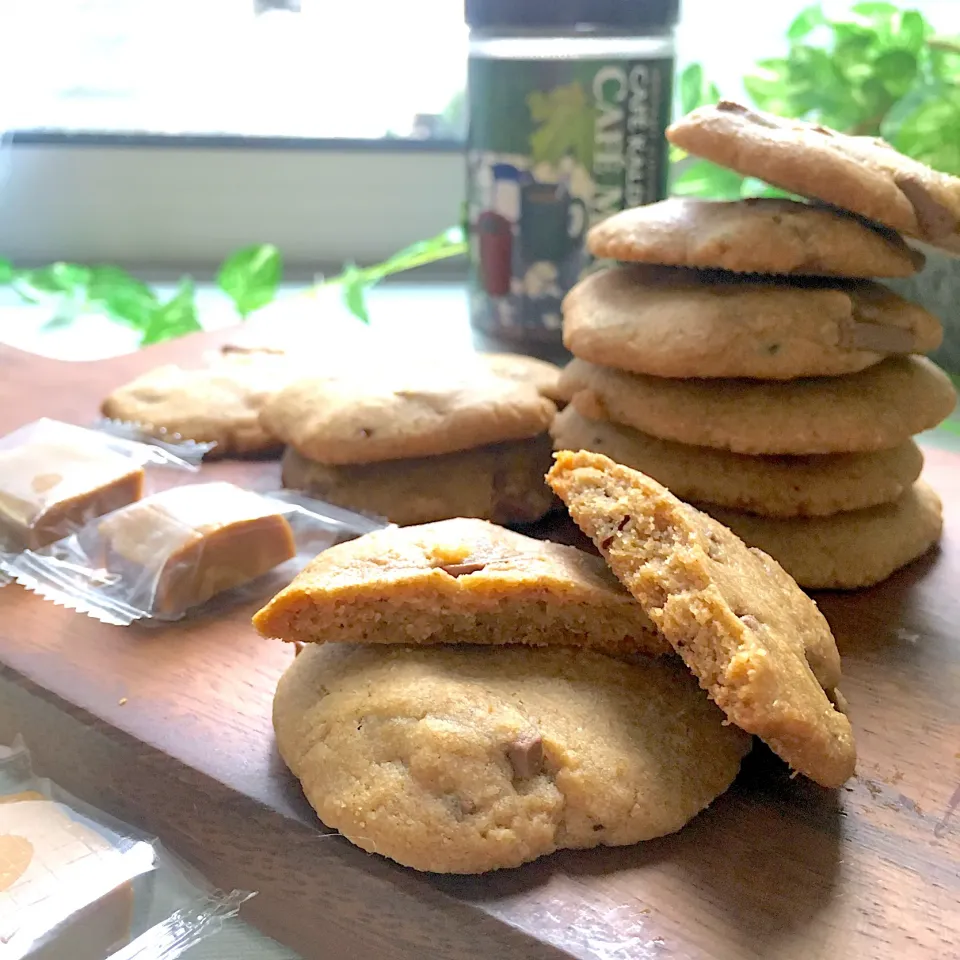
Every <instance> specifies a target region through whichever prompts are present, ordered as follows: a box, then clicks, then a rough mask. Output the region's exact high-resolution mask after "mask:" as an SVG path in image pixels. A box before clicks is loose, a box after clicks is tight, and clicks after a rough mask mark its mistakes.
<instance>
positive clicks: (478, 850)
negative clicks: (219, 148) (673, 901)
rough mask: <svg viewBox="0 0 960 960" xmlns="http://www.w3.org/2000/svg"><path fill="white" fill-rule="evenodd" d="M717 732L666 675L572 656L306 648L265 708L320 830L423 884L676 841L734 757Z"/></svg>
mask: <svg viewBox="0 0 960 960" xmlns="http://www.w3.org/2000/svg"><path fill="white" fill-rule="evenodd" d="M722 720H723V714H722V713H721V712H720V711H719V710H718V709H717V708H716V706H715V705H714V704H712V703H711V702H710V701H709V699H708V698H707V697H706V695H705V694H704V693H703V692H702V691H701V690H698V689H697V685H696V683H695V681H694V680H693V679H692V678H691V677H690V676H689V674H687V673H686V671H685V670H684V668H683V666H682V665H681V664H679V663H677V662H676V661H675V660H673V659H667V658H661V659H658V660H650V661H649V662H647V663H643V664H642V665H640V664H631V663H624V662H621V661H619V660H614V659H611V658H609V657H605V656H603V655H601V654H598V653H594V652H592V651H587V650H575V649H571V648H552V649H546V650H534V649H531V648H529V647H502V648H501V647H498V648H495V649H494V648H489V647H463V646H455V647H430V648H425V647H408V646H389V647H387V646H349V645H345V644H324V645H319V646H311V647H308V648H307V649H306V650H304V651H303V652H302V653H301V654H300V656H298V657H297V658H296V659H295V660H294V661H293V663H292V664H291V665H290V667H289V668H288V670H287V672H286V673H285V674H284V675H283V677H282V678H281V680H280V684H279V687H278V689H277V693H276V698H275V700H274V707H273V723H274V728H275V730H276V735H277V746H278V747H279V749H280V754H281V756H282V757H283V759H284V760H285V762H286V763H287V766H288V767H289V768H290V769H291V770H292V771H293V773H294V774H295V775H296V776H297V777H298V778H299V780H300V782H301V784H302V786H303V791H304V793H305V794H306V797H307V799H308V800H309V801H310V803H311V804H312V805H313V807H314V809H315V810H316V811H317V813H318V815H319V816H320V819H321V820H322V821H323V822H324V823H325V824H326V825H327V826H328V827H332V828H334V829H336V830H339V831H340V832H341V833H342V834H343V835H344V836H345V837H347V838H348V839H349V840H351V841H352V842H353V843H355V844H356V845H357V846H359V847H361V848H362V849H364V850H368V851H370V852H372V853H378V854H380V855H382V856H385V857H389V858H391V859H393V860H396V861H398V862H399V863H402V864H405V865H407V866H410V867H413V868H414V869H417V870H425V871H432V872H436V873H481V872H484V871H488V870H497V869H500V868H504V867H516V866H519V865H520V864H522V863H526V862H527V861H530V860H534V859H536V858H537V857H540V856H543V855H544V854H548V853H552V852H553V851H555V850H559V849H562V848H565V847H573V848H581V847H595V846H601V845H604V846H619V845H622V844H631V843H636V842H638V841H640V840H647V839H651V838H653V837H659V836H663V835H664V834H668V833H673V832H674V831H676V830H679V829H680V828H681V827H683V825H684V824H685V823H687V822H688V821H689V820H690V819H691V818H692V817H694V816H696V814H697V813H698V812H699V811H701V810H703V809H704V808H705V807H706V806H708V805H709V804H710V803H711V802H712V801H713V800H714V799H715V798H716V797H717V796H718V795H719V794H721V793H723V791H724V790H726V789H727V787H728V786H729V785H730V783H731V782H732V780H733V778H734V777H735V776H736V774H737V770H738V769H739V767H740V760H741V758H742V757H743V755H744V754H745V753H746V752H747V750H748V749H749V744H750V741H749V738H748V737H746V736H745V735H744V734H743V733H742V732H741V731H739V730H737V729H736V728H735V727H732V726H724V724H723V722H722Z"/></svg>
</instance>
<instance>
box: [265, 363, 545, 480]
mask: <svg viewBox="0 0 960 960" xmlns="http://www.w3.org/2000/svg"><path fill="white" fill-rule="evenodd" d="M555 413H556V407H555V406H554V405H553V403H552V402H551V401H549V400H547V399H546V398H545V397H542V396H541V395H540V394H539V393H538V392H537V389H536V387H534V386H532V385H531V384H529V383H517V382H515V381H511V380H506V379H504V378H502V377H497V376H495V375H493V374H492V373H488V372H486V371H483V372H481V373H477V372H476V371H474V370H471V371H469V372H468V373H467V374H464V375H462V376H461V375H459V374H457V373H456V372H455V371H453V372H451V373H449V374H446V373H444V372H442V371H440V372H437V371H434V372H433V373H430V372H428V371H424V370H417V371H415V372H411V373H409V374H407V375H405V374H403V373H402V372H400V373H394V375H393V376H388V375H381V376H376V377H374V376H363V375H359V374H358V375H355V376H352V377H344V378H340V379H337V378H330V379H322V378H317V379H305V380H300V381H299V382H297V383H294V384H292V385H290V386H288V387H287V388H286V389H284V390H281V391H280V392H279V393H278V394H277V395H276V396H275V397H274V398H273V399H272V400H271V401H270V403H268V404H267V405H266V407H265V408H264V410H263V412H262V413H261V418H260V419H261V423H262V424H263V427H264V429H265V430H267V431H268V432H270V433H273V434H275V435H276V436H278V437H280V438H281V439H282V440H283V441H284V442H285V443H287V444H289V445H290V446H292V447H294V448H295V449H296V450H297V451H298V452H299V453H301V454H302V455H303V456H304V457H307V458H308V459H310V460H316V461H318V462H320V463H326V464H329V465H339V464H357V463H375V462H380V461H384V460H402V459H409V458H412V457H430V456H435V455H437V454H443V453H456V452H457V451H459V450H469V449H471V448H472V447H479V446H483V445H484V444H488V443H501V442H503V441H506V440H526V439H528V438H530V437H535V436H537V434H540V433H543V432H544V431H545V430H546V429H547V428H548V427H549V426H550V422H551V420H552V419H553V415H554V414H555Z"/></svg>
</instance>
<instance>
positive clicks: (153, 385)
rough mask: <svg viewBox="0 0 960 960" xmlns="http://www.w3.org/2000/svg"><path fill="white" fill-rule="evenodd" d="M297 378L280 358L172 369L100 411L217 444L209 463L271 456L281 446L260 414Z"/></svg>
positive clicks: (138, 383)
mask: <svg viewBox="0 0 960 960" xmlns="http://www.w3.org/2000/svg"><path fill="white" fill-rule="evenodd" d="M298 375H300V374H298V373H297V372H296V371H295V370H294V368H293V366H292V365H291V364H289V363H287V362H286V361H285V360H284V359H283V358H282V357H271V356H268V355H265V354H264V355H241V354H238V355H236V356H231V357H229V358H224V359H223V360H221V361H220V362H218V363H216V364H213V365H212V366H210V367H206V368H203V369H199V370H185V369H183V367H178V366H176V365H173V364H170V365H168V366H164V367H158V368H157V369H156V370H151V371H150V372H149V373H145V374H143V375H142V376H140V377H137V378H136V379H135V380H133V381H131V382H130V383H128V384H125V385H124V386H122V387H118V388H117V389H116V390H114V391H113V392H112V393H111V394H110V395H109V396H108V397H107V398H106V399H105V400H104V401H103V404H102V407H101V409H102V412H103V414H104V416H107V417H112V418H114V419H116V420H124V421H128V422H130V423H136V424H138V425H140V426H142V427H144V428H145V429H146V430H147V431H150V432H155V433H157V434H158V435H162V436H164V437H166V438H168V439H169V438H170V437H171V436H172V437H179V438H182V439H184V440H196V441H198V442H200V443H215V444H216V447H214V449H213V450H212V451H211V452H210V453H209V454H208V455H207V457H208V458H211V457H224V456H229V455H231V454H259V453H267V452H271V451H274V450H278V449H279V448H280V447H281V446H282V443H281V442H280V440H278V439H277V437H276V436H275V435H274V434H273V433H271V432H270V430H268V429H266V428H265V427H264V426H263V424H262V423H261V422H260V410H261V409H262V408H263V406H264V405H265V404H266V403H267V401H268V400H270V398H271V397H272V396H273V395H274V394H275V393H276V392H277V391H278V390H279V389H281V388H282V387H283V386H284V385H285V384H287V383H288V382H289V381H290V380H292V379H294V378H295V377H297V376H298Z"/></svg>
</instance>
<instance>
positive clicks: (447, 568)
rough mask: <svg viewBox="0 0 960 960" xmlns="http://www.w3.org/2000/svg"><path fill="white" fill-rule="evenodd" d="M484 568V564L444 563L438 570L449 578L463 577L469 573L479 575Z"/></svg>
mask: <svg viewBox="0 0 960 960" xmlns="http://www.w3.org/2000/svg"><path fill="white" fill-rule="evenodd" d="M486 566H487V565H486V564H485V563H445V564H443V565H442V566H441V567H440V569H441V570H442V571H443V572H444V573H448V574H450V576H451V577H465V576H467V575H468V574H471V573H479V572H480V571H481V570H483V569H484V568H485V567H486Z"/></svg>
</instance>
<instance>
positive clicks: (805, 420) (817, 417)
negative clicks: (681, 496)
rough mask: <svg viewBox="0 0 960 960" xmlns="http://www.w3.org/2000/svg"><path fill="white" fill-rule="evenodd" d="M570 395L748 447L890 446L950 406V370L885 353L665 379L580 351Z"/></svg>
mask: <svg viewBox="0 0 960 960" xmlns="http://www.w3.org/2000/svg"><path fill="white" fill-rule="evenodd" d="M562 382H563V387H564V389H566V390H569V391H570V393H571V394H572V395H573V405H574V406H575V407H576V408H577V409H578V410H580V411H581V412H582V413H583V414H585V415H586V416H592V417H594V419H607V420H613V421H614V422H616V423H621V424H625V425H626V426H630V427H634V428H635V429H637V430H641V431H643V432H644V433H649V434H652V435H653V436H657V437H660V438H662V439H664V440H674V441H676V442H678V443H687V444H692V445H695V446H704V447H716V448H719V449H722V450H732V451H733V452H735V453H748V454H792V455H800V456H803V455H808V454H820V453H856V452H865V451H872V450H885V449H890V448H892V447H896V446H898V445H900V444H902V443H904V442H905V441H906V440H908V439H909V438H910V437H912V436H914V435H915V434H917V433H921V432H922V431H924V430H928V429H930V428H932V427H935V426H936V425H937V424H938V423H940V422H941V421H942V420H943V419H944V418H945V417H948V416H949V415H950V413H951V412H952V411H953V408H954V406H955V405H956V402H957V393H956V391H955V390H954V388H953V385H952V384H951V382H950V378H949V377H948V376H947V375H946V374H945V373H944V372H943V371H942V370H941V369H940V368H939V367H938V366H937V365H936V364H934V363H932V362H931V361H930V360H928V359H927V358H926V357H890V358H888V359H886V360H884V361H883V362H882V363H878V364H876V365H875V366H872V367H868V368H867V369H866V370H861V371H860V372H859V373H855V374H851V375H849V376H846V377H810V378H805V379H802V380H790V381H788V382H786V383H779V382H774V381H764V380H726V379H724V380H692V379H691V380H666V379H663V378H661V377H649V376H644V375H643V374H633V373H625V372H623V371H622V370H615V369H613V368H611V367H601V366H598V365H596V364H592V363H587V361H585V360H579V359H576V360H573V361H571V363H569V364H568V365H567V366H566V367H565V368H564V371H563V377H562Z"/></svg>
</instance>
